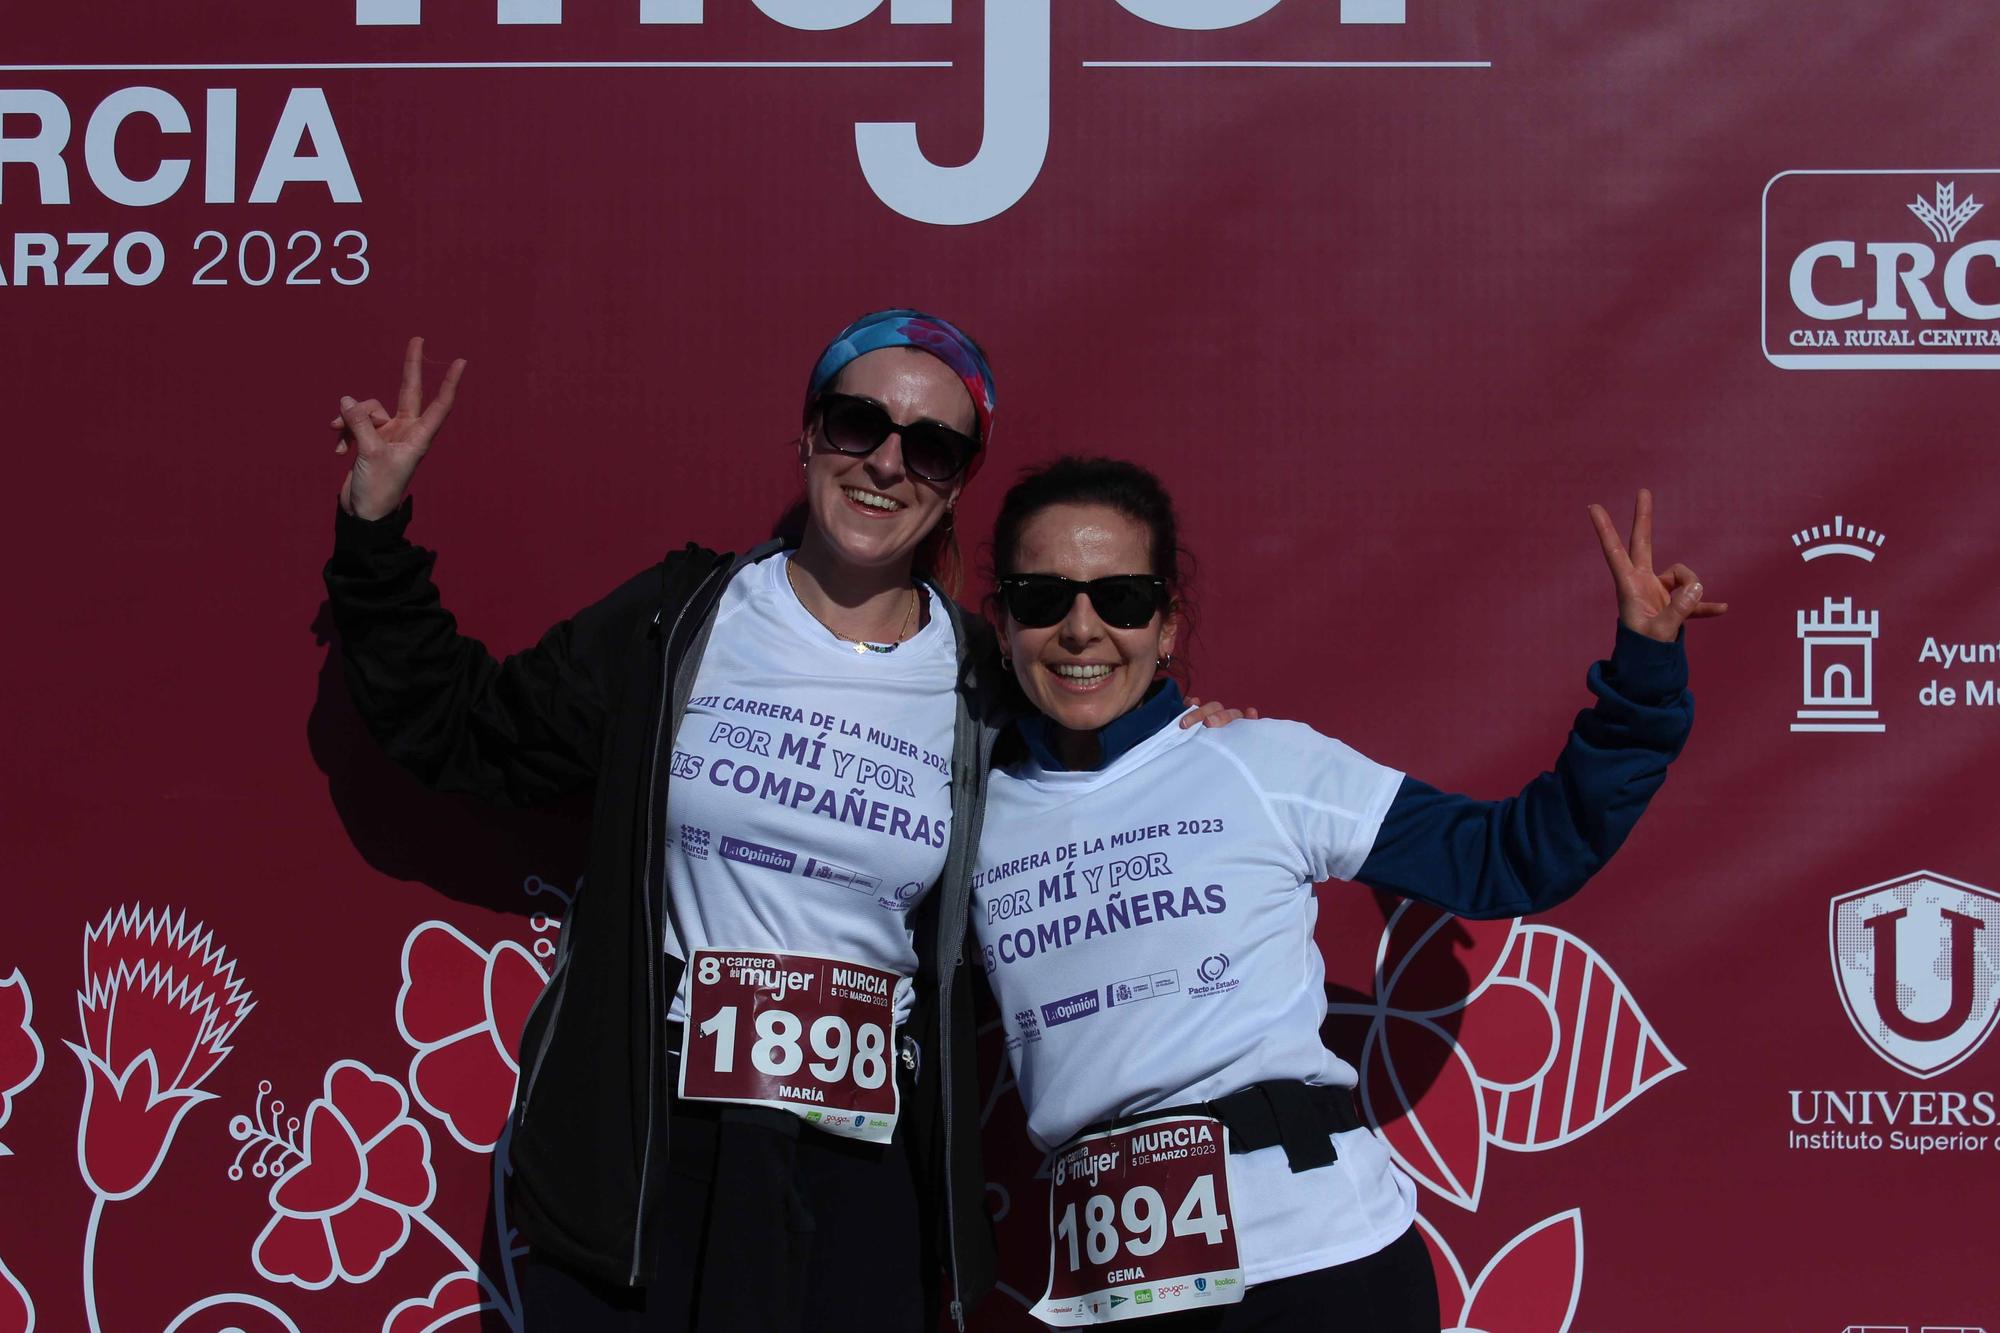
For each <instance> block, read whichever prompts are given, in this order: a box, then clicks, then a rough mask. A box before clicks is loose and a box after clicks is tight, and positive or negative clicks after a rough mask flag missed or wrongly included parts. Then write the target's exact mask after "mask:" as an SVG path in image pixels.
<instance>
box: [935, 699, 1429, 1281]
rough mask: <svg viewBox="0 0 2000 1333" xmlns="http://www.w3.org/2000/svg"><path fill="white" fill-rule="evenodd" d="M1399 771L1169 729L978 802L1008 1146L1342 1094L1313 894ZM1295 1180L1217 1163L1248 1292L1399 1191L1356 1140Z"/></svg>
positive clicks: (1279, 1164) (1232, 735) (1393, 1208)
mask: <svg viewBox="0 0 2000 1333" xmlns="http://www.w3.org/2000/svg"><path fill="white" fill-rule="evenodd" d="M1401 781H1402V774H1400V773H1398V772H1396V771H1395V770H1393V769H1389V768H1384V767H1383V766H1381V765H1380V764H1376V763H1373V762H1372V761H1370V760H1368V759H1365V758H1363V757H1362V756H1361V755H1359V754H1356V753H1355V752H1354V751H1353V750H1351V749H1349V748H1348V747H1347V746H1345V745H1343V744H1341V743H1340V742H1339V741H1336V740H1330V739H1328V738H1327V737H1325V736H1322V735H1320V734H1319V733H1318V732H1315V731H1314V730H1312V729H1311V728H1310V727H1307V726H1303V725H1301V724H1299V723H1296V722H1277V721H1241V722H1236V723H1233V724H1231V725H1230V726H1228V727H1223V728H1217V729H1208V728H1201V727H1197V728H1194V729H1192V730H1182V729H1181V728H1180V727H1179V726H1178V725H1168V726H1166V727H1164V728H1162V729H1161V730H1159V731H1157V732H1155V733H1154V734H1153V735H1151V736H1149V737H1148V738H1146V739H1145V740H1143V741H1141V742H1140V743H1139V744H1137V745H1135V746H1133V747H1132V749H1130V750H1128V751H1127V752H1125V753H1124V754H1122V755H1119V756H1118V757H1117V758H1116V759H1114V760H1113V761H1112V762H1111V763H1110V764H1108V765H1106V766H1105V767H1104V768H1103V769H1101V770H1098V771H1095V772H1050V771H1048V770H1045V769H1043V768H1041V767H1040V766H1039V765H1037V764H1036V763H1035V762H1034V761H1033V760H1028V761H1025V762H1024V763H1022V764H1019V765H1016V766H1014V767H1011V768H1008V769H1006V770H1004V771H1002V772H998V773H995V774H994V775H993V780H992V783H991V786H990V788H989V792H988V796H987V807H986V822H985V826H984V834H983V836H982V838H981V840H980V849H979V867H978V872H977V875H976V876H975V878H974V880H973V895H974V896H973V921H974V925H975V928H976V930H977V932H978V936H979V942H980V946H981V948H980V952H981V955H982V962H983V965H984V966H985V968H986V973H987V977H988V979H989V981H990V982H991V983H992V986H993V990H994V994H995V995H996V996H997V997H998V999H999V1001H1000V1006H1001V1011H1002V1020H1003V1023H1004V1026H1005V1029H1006V1033H1007V1047H1008V1052H1009V1058H1010V1059H1011V1060H1012V1061H1013V1065H1014V1072H1015V1075H1016V1077H1017V1078H1018V1079H1019V1080H1020V1085H1021V1098H1022V1101H1023V1102H1024V1103H1025V1105H1026V1107H1027V1111H1028V1131H1029V1134H1030V1135H1031V1136H1032V1137H1033V1138H1034V1139H1035V1140H1036V1142H1037V1144H1038V1145H1039V1146H1041V1147H1043V1148H1050V1147H1054V1146H1057V1145H1059V1144H1061V1143H1063V1142H1065V1141H1066V1140H1068V1139H1070V1138H1071V1137H1073V1136H1074V1135H1075V1134H1076V1133H1077V1131H1078V1130H1080V1129H1082V1128H1083V1127H1084V1126H1086V1125H1089V1124H1092V1123H1094V1122H1097V1121H1100V1120H1107V1119H1111V1118H1113V1117H1118V1116H1126V1115H1131V1114H1134V1113H1136V1112H1141V1111H1149V1110H1156V1109H1159V1108H1162V1107H1168V1106H1178V1105H1181V1104H1184V1103H1188V1102H1196V1101H1205V1100H1208V1099H1211V1098H1215V1097H1220V1096H1224V1095H1226V1094H1228V1093H1232V1092H1236V1091H1238V1090H1239V1089H1242V1088H1244V1087H1247V1086H1248V1085H1250V1084H1252V1083H1259V1082H1263V1081H1266V1080H1271V1079H1298V1080H1301V1081H1303V1082H1306V1083H1311V1084H1319V1085H1330V1086H1338V1087H1353V1086H1354V1085H1355V1083H1356V1081H1357V1080H1356V1076H1355V1072H1354V1069H1353V1067H1352V1066H1351V1065H1348V1064H1347V1063H1346V1062H1344V1061H1342V1060H1340V1059H1338V1058H1337V1057H1336V1056H1334V1054H1333V1053H1332V1052H1331V1051H1328V1050H1327V1049H1326V1048H1325V1046H1323V1045H1322V1044H1321V1043H1320V1039H1319V1029H1320V1024H1321V1023H1322V1022H1323V1021H1324V1019H1325V1017H1326V994H1325V990H1324V981H1325V975H1326V968H1325V964H1324V962H1323V961H1322V960H1321V958H1320V953H1319V949H1318V947H1317V946H1316V945H1315V944H1314V942H1313V923H1314V920H1315V919H1316V917H1317V914H1318V912H1317V903H1316V902H1315V900H1314V898H1313V893H1312V886H1313V885H1314V884H1315V883H1317V882H1319V881H1321V880H1325V879H1346V878H1349V877H1351V876H1352V875H1353V874H1354V873H1355V872H1356V871H1357V870H1358V869H1360V867H1361V863H1362V862H1363V861H1364V860H1365V859H1366V858H1367V856H1368V852H1369V849H1370V848H1371V847H1372V846H1373V845H1374V842H1375V835H1376V832H1377V830H1378V829H1379V828H1380V827H1381V823H1382V816H1383V814H1384V813H1385V812H1386V811H1387V810H1388V808H1389V802H1390V801H1391V799H1393V798H1394V796H1395V794H1396V789H1397V787H1398V785H1399V784H1400V783H1401ZM1332 1137H1333V1143H1334V1147H1335V1150H1336V1152H1337V1153H1338V1154H1339V1160H1338V1161H1336V1162H1334V1163H1333V1164H1332V1165H1330V1166H1325V1167H1320V1168H1318V1169H1315V1170H1312V1171H1306V1172H1300V1173H1297V1174H1294V1173H1293V1172H1292V1170H1291V1167H1290V1165H1289V1163H1288V1162H1287V1161H1286V1159H1285V1153H1284V1149H1283V1148H1280V1147H1272V1148H1265V1149H1260V1150H1258V1151H1256V1152H1250V1153H1240V1154H1234V1155H1232V1156H1231V1157H1230V1159H1229V1181H1230V1199H1231V1202H1232V1205H1233V1209H1234V1212H1235V1220H1236V1226H1237V1233H1236V1234H1237V1243H1238V1247H1239V1252H1240V1254H1241V1256H1242V1260H1243V1265H1244V1281H1245V1282H1246V1283H1256V1282H1268V1281H1272V1280H1274V1279H1276V1278H1281V1277H1289V1276H1291V1275H1293V1274H1296V1273H1304V1272H1310V1271H1313V1270H1315V1269H1319V1268H1327V1267H1331V1266H1332V1265H1334V1264H1339V1263H1345V1262H1347V1261H1348V1260H1350V1259H1357V1258H1360V1257H1362V1256H1364V1255H1368V1254H1372V1253H1374V1252H1375V1251H1376V1250H1379V1249H1380V1248H1382V1247H1383V1246H1384V1245H1387V1244H1388V1243H1389V1242H1390V1241H1393V1240H1395V1239H1396V1238H1397V1237H1398V1236H1400V1235H1401V1234H1402V1233H1403V1231H1404V1230H1406V1229H1407V1228H1408V1227H1409V1225H1410V1222H1411V1220H1412V1219H1413V1218H1414V1216H1415V1214H1416V1191H1415V1189H1414V1187H1413V1186H1412V1185H1411V1184H1410V1182H1409V1181H1408V1180H1407V1179H1406V1178H1405V1177H1404V1176H1403V1175H1402V1173H1401V1172H1399V1171H1397V1170H1396V1169H1395V1167H1394V1166H1393V1164H1392V1163H1391V1161H1390V1158H1389V1154H1388V1150H1387V1149H1386V1148H1385V1147H1384V1146H1383V1144H1382V1143H1381V1142H1380V1141H1379V1140H1378V1139H1377V1138H1376V1137H1375V1136H1374V1135H1373V1134H1372V1133H1371V1132H1370V1131H1368V1130H1365V1129H1363V1130H1352V1131H1348V1132H1346V1133H1342V1134H1336V1135H1333V1136H1332Z"/></svg>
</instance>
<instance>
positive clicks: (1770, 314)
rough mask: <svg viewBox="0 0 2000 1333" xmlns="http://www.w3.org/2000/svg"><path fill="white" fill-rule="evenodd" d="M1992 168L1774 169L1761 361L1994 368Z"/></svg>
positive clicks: (1999, 184) (1999, 320) (1998, 287)
mask: <svg viewBox="0 0 2000 1333" xmlns="http://www.w3.org/2000/svg"><path fill="white" fill-rule="evenodd" d="M1996 197H2000V170H1990V169H1985V168H1980V169H1968V170H1956V171H1903V170H1895V171H1781V172H1779V173H1778V174H1777V175H1776V176H1773V177H1772V178H1771V179H1770V181H1769V182H1767V183H1766V184H1765V186H1764V293H1763V305H1764V318H1763V336H1764V356H1765V358H1766V359H1767V360H1769V361H1770V362H1771V364H1773V365H1775V366H1778V367H1780V368H1782V369H1785V370H1966V369H1986V370H1993V369H2000V238H1996V237H1995V236H1994V235H1993V232H1994V230H1995V228H1994V223H1995V221H1996V220H2000V212H1989V211H1988V210H1987V204H1988V203H1989V202H1990V201H1991V200H1992V199H1993V198H1996Z"/></svg>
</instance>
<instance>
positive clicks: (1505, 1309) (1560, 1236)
mask: <svg viewBox="0 0 2000 1333" xmlns="http://www.w3.org/2000/svg"><path fill="white" fill-rule="evenodd" d="M1582 1294H1583V1214H1582V1213H1581V1212H1580V1211H1578V1210H1577V1209H1575V1208H1572V1209H1570V1210H1569V1211H1568V1212H1565V1213H1557V1214H1556V1215H1555V1216H1554V1217H1551V1218H1547V1219H1546V1220H1544V1221H1541V1222H1537V1223H1536V1224H1535V1225H1534V1226H1532V1227H1529V1228H1528V1229H1527V1230H1526V1231H1523V1232H1522V1233H1521V1234H1520V1235H1518V1236H1516V1237H1514V1239H1512V1240H1510V1241H1508V1242H1507V1243H1506V1244H1505V1245H1503V1246H1501V1247H1500V1252H1499V1253H1498V1254H1496V1255H1494V1256H1493V1258H1492V1260H1491V1261H1490V1262H1489V1263H1488V1264H1487V1265H1486V1267H1485V1268H1484V1269H1482V1270H1480V1274H1479V1276H1478V1277H1477V1278H1476V1279H1474V1281H1473V1283H1472V1292H1471V1294H1470V1295H1469V1296H1467V1297H1466V1300H1465V1313H1464V1314H1462V1315H1460V1316H1459V1322H1460V1324H1461V1325H1462V1326H1463V1327H1465V1328H1467V1329H1481V1330H1490V1331H1491V1333H1568V1330H1569V1325H1570V1321H1571V1320H1572V1319H1574V1318H1575V1317H1576V1303H1577V1300H1578V1298H1579V1297H1581V1296H1582Z"/></svg>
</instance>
